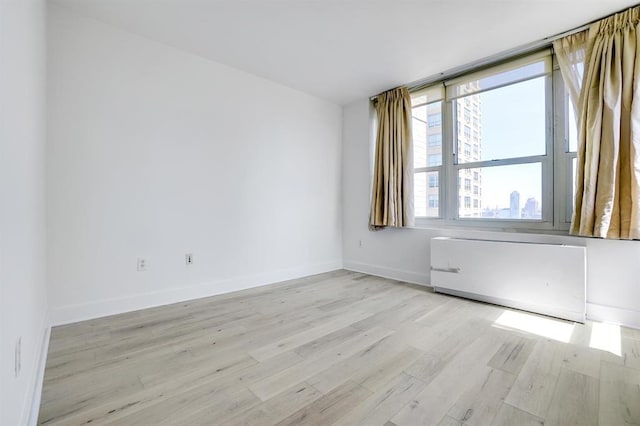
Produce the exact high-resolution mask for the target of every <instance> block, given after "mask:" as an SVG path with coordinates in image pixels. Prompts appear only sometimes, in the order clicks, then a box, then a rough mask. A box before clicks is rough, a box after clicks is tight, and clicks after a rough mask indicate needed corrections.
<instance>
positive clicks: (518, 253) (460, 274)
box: [431, 237, 586, 322]
mask: <svg viewBox="0 0 640 426" xmlns="http://www.w3.org/2000/svg"><path fill="white" fill-rule="evenodd" d="M431 285H432V286H433V288H434V290H435V291H437V292H440V293H447V294H452V295H455V296H461V297H466V298H470V299H476V300H481V301H484V302H489V303H494V304H497V305H503V306H509V307H513V308H517V309H522V310H526V311H530V312H536V313H540V314H544V315H550V316H554V317H558V318H564V319H568V320H571V321H577V322H584V320H585V313H586V248H584V247H577V246H568V245H553V244H534V243H515V242H503V241H484V240H466V239H456V238H444V237H439V238H433V239H431Z"/></svg>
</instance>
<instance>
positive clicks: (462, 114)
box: [412, 50, 577, 230]
mask: <svg viewBox="0 0 640 426" xmlns="http://www.w3.org/2000/svg"><path fill="white" fill-rule="evenodd" d="M553 61H554V60H553V56H552V53H551V51H550V50H544V51H541V52H536V53H534V54H531V55H528V56H525V57H519V58H516V59H513V60H511V61H505V62H504V63H501V64H499V65H497V66H494V67H490V68H486V69H481V70H478V71H473V72H470V73H468V74H466V75H464V74H463V75H461V76H459V77H456V78H454V79H451V80H445V81H442V82H439V83H438V84H437V85H433V86H431V87H428V88H422V89H420V90H417V91H415V92H413V93H412V99H415V98H416V96H418V95H419V94H421V96H423V97H424V93H426V92H428V93H429V94H430V95H429V96H426V98H427V100H431V102H427V101H426V100H425V101H424V102H422V103H417V104H416V103H414V104H413V107H414V109H416V108H423V109H424V110H425V111H427V110H428V113H426V115H425V118H426V120H425V121H426V127H425V129H427V130H426V131H428V132H430V133H433V134H434V136H431V134H430V135H429V136H428V137H427V139H426V140H427V143H426V145H428V147H431V148H432V150H431V151H430V152H429V153H428V154H427V155H426V157H425V160H426V161H423V163H422V164H421V165H420V168H416V169H415V173H416V176H418V174H420V173H433V177H430V178H429V180H428V181H425V187H426V192H425V193H424V194H423V195H422V198H420V203H421V204H422V205H424V206H425V208H424V212H425V215H424V216H421V215H419V214H416V216H417V219H418V220H417V221H416V223H417V225H418V226H419V225H420V224H421V223H425V222H422V221H421V220H422V218H424V219H429V220H434V219H436V220H439V221H444V222H445V223H447V224H450V225H456V224H457V225H467V226H481V227H493V228H496V227H497V228H500V227H503V228H507V229H513V228H526V229H537V230H541V229H549V230H567V229H568V222H570V219H571V214H572V208H573V191H574V189H573V188H574V175H575V162H576V160H575V159H576V145H577V142H576V141H577V137H576V134H575V133H576V132H575V118H574V117H573V109H572V107H571V105H570V102H569V99H568V96H567V95H566V92H565V88H564V85H563V82H562V77H561V75H560V71H559V70H558V69H557V67H555V69H554V67H553ZM415 125H416V124H415V122H414V126H415ZM436 150H437V151H436ZM440 201H442V202H440ZM434 203H435V205H437V207H438V208H437V212H436V210H435V207H434ZM428 211H429V212H430V213H428ZM416 212H418V209H416ZM507 222H508V224H507Z"/></svg>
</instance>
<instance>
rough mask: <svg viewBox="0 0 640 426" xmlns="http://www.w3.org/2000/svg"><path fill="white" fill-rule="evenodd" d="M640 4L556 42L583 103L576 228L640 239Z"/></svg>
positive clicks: (576, 98)
mask: <svg viewBox="0 0 640 426" xmlns="http://www.w3.org/2000/svg"><path fill="white" fill-rule="evenodd" d="M639 22H640V7H634V8H631V9H629V10H627V11H625V12H622V13H618V14H615V15H613V16H610V17H608V18H605V19H603V20H601V21H599V22H596V23H594V24H592V25H591V26H590V27H589V29H588V30H586V31H585V32H583V33H579V34H574V35H571V36H569V37H566V38H564V39H561V40H558V41H556V42H555V43H554V50H555V52H556V57H557V58H558V64H559V65H560V69H561V72H562V76H563V79H564V81H565V83H566V85H567V87H568V90H569V94H570V96H571V100H572V102H573V104H574V108H575V111H576V120H577V127H578V154H577V164H578V167H577V173H576V199H575V204H574V213H573V218H572V221H571V233H572V234H575V235H583V236H593V237H601V238H620V239H640V104H639V102H640V96H637V95H638V92H639V91H640V57H639V56H640V55H639V53H640V40H638V37H639V31H640V27H639Z"/></svg>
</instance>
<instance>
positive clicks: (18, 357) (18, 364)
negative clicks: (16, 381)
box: [13, 336, 22, 377]
mask: <svg viewBox="0 0 640 426" xmlns="http://www.w3.org/2000/svg"><path fill="white" fill-rule="evenodd" d="M21 369H22V336H20V337H18V340H16V348H15V358H14V361H13V371H14V373H15V375H16V377H18V376H19V375H20V370H21Z"/></svg>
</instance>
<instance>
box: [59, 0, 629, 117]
mask: <svg viewBox="0 0 640 426" xmlns="http://www.w3.org/2000/svg"><path fill="white" fill-rule="evenodd" d="M49 1H50V3H52V4H55V5H61V6H63V7H64V8H65V9H68V10H71V11H73V12H75V13H78V14H80V15H83V16H86V17H90V18H94V19H96V20H99V21H101V22H104V23H107V24H110V25H113V26H115V27H119V28H121V29H124V30H126V31H129V32H132V33H134V34H137V35H140V36H143V37H146V38H149V39H151V40H155V41H158V42H161V43H163V44H166V45H169V46H171V47H174V48H177V49H180V50H183V51H186V52H188V53H192V54H195V55H198V56H201V57H203V58H206V59H209V60H211V61H214V62H218V63H221V64H224V65H227V66H229V67H232V68H235V69H238V70H242V71H245V72H248V73H250V74H253V75H256V76H258V77H262V78H266V79H268V80H271V81H274V82H276V83H280V84H283V85H285V86H288V87H291V88H293V89H297V90H300V91H303V92H306V93H309V94H311V95H314V96H316V97H319V98H322V99H326V100H329V101H331V102H333V103H336V104H340V105H344V104H348V103H351V102H353V101H356V100H361V99H364V98H368V97H369V96H371V95H375V94H377V93H379V92H381V91H384V90H387V89H390V88H392V87H396V86H399V85H403V84H408V83H411V82H414V81H417V80H420V79H423V78H426V77H429V76H432V75H435V74H438V73H441V72H445V71H448V70H450V69H453V68H458V67H460V66H464V65H465V64H469V63H473V62H476V61H478V60H481V59H483V58H487V57H491V56H494V55H497V54H499V53H501V52H504V51H508V50H511V49H514V48H517V47H519V46H523V45H526V44H529V43H532V42H536V41H539V40H542V39H544V38H546V37H551V36H554V35H556V34H560V33H563V32H565V31H568V30H571V29H573V28H576V27H579V26H582V25H584V24H586V23H588V22H591V21H593V20H596V19H599V18H602V17H604V16H607V15H609V14H611V13H614V12H617V11H620V10H623V9H625V8H627V7H631V6H633V5H634V1H635V0H634V1H629V0H607V1H602V0H450V1H444V0H430V1H406V0H395V1H394V0H378V1H363V0H325V1H321V0H307V1H300V0H276V1H274V0H244V1H243V0H49Z"/></svg>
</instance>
